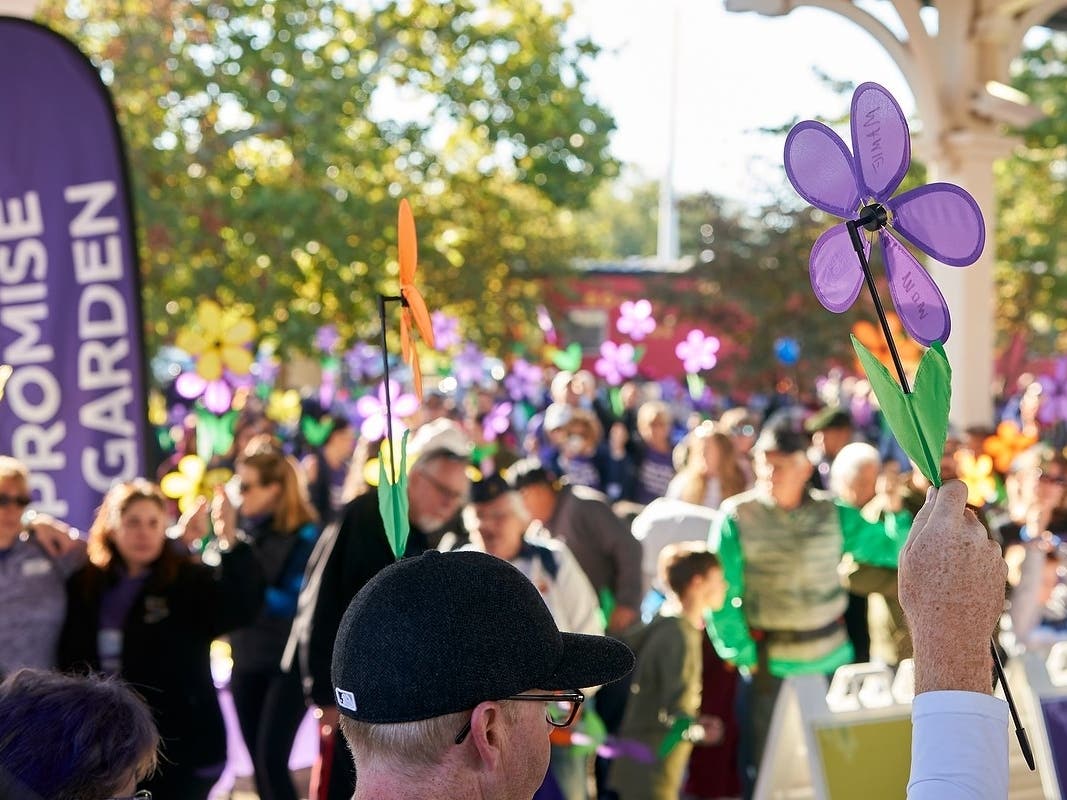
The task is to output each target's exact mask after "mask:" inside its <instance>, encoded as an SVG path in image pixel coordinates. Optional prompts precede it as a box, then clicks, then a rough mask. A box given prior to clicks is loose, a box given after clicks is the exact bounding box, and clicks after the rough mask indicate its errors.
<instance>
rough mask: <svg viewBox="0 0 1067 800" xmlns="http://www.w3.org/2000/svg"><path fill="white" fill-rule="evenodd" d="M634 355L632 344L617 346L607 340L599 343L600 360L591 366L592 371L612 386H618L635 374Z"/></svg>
mask: <svg viewBox="0 0 1067 800" xmlns="http://www.w3.org/2000/svg"><path fill="white" fill-rule="evenodd" d="M636 355H637V353H636V351H635V350H634V346H633V345H632V344H629V343H626V344H617V343H615V342H613V341H611V340H610V339H609V340H608V341H606V342H601V344H600V358H598V359H597V360H596V363H595V364H594V365H593V370H594V371H595V372H596V374H597V375H599V376H600V377H601V378H603V379H604V380H606V381H607V382H608V383H609V384H611V385H612V386H618V385H619V384H620V383H622V382H623V381H624V380H626V379H627V378H632V377H633V376H634V375H636V374H637V363H636V362H635V361H634V357H635V356H636Z"/></svg>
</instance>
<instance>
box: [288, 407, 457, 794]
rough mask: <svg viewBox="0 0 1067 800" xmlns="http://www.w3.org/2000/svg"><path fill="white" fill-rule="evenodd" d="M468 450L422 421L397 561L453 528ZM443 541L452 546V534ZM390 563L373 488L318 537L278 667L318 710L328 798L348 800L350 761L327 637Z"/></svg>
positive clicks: (413, 445) (440, 424)
mask: <svg viewBox="0 0 1067 800" xmlns="http://www.w3.org/2000/svg"><path fill="white" fill-rule="evenodd" d="M471 449H472V446H471V442H470V440H469V439H468V438H467V436H466V435H465V434H464V433H463V432H462V431H461V430H460V429H459V427H458V426H457V425H456V424H455V423H454V422H452V421H451V420H448V419H444V418H442V419H437V420H434V421H433V422H428V423H426V424H425V425H423V426H421V427H420V428H419V429H418V430H417V431H416V432H415V433H414V435H413V436H412V437H411V440H410V441H409V443H408V460H409V463H411V465H412V466H411V469H410V472H409V475H408V502H409V512H408V516H409V520H410V522H411V532H410V534H409V535H408V541H407V547H406V549H405V551H404V556H405V557H408V556H413V555H419V554H421V553H423V552H425V551H426V550H432V549H436V548H437V547H438V545H439V544H440V543H441V542H442V540H443V539H444V534H445V533H446V532H447V531H448V530H449V526H450V525H452V524H456V525H457V526H458V517H459V512H460V510H461V509H462V508H463V506H464V505H465V504H466V502H467V497H468V493H469V491H470V479H469V478H468V477H467V467H468V465H469V463H470V453H471ZM449 540H450V541H453V542H456V541H458V540H457V537H455V536H452V537H449ZM394 560H395V558H394V556H393V552H392V549H391V548H390V546H389V540H388V538H387V536H386V532H385V524H384V523H383V522H382V517H381V513H380V511H379V508H378V489H377V488H374V487H372V488H371V489H370V490H368V491H367V492H365V493H364V494H362V495H360V496H359V497H357V498H355V499H354V500H352V501H351V502H350V503H349V504H348V505H347V506H346V507H345V508H344V510H343V511H342V512H341V514H340V516H339V517H338V520H337V522H335V523H334V524H332V525H330V526H329V527H328V528H326V530H325V531H323V534H322V536H321V537H320V538H319V541H318V543H317V544H316V546H315V551H314V552H313V553H312V555H311V559H310V561H309V562H308V567H307V572H306V574H305V579H304V588H303V589H302V590H301V592H300V599H299V602H298V605H297V615H296V619H295V620H294V621H293V628H292V631H291V633H290V635H289V642H288V644H287V646H286V648H285V654H284V656H283V659H282V667H283V668H284V669H293V668H294V667H297V666H299V669H300V674H301V677H302V679H303V684H304V693H305V695H306V697H307V699H308V701H309V702H310V703H312V704H314V705H315V706H317V707H318V716H319V723H320V744H321V747H322V749H323V752H322V764H323V766H322V769H321V770H320V773H319V777H320V780H324V781H328V782H329V791H328V793H327V794H326V795H325V796H326V797H327V798H328V800H348V798H350V797H351V796H352V790H353V786H354V781H355V773H354V772H353V769H352V759H351V756H350V755H349V753H348V750H347V748H346V747H345V744H344V740H343V739H342V737H340V736H338V735H337V709H336V707H335V705H334V695H333V689H332V687H331V686H330V659H331V658H332V654H333V644H334V638H335V637H336V635H337V628H338V626H339V625H340V624H341V617H342V616H343V614H344V612H345V609H346V608H348V604H349V603H350V602H351V600H352V598H353V597H355V595H356V593H357V592H358V591H359V590H360V589H361V588H363V585H364V584H366V583H367V581H369V580H370V579H371V578H373V577H374V576H375V575H376V574H377V573H378V572H379V571H380V570H382V569H383V568H384V567H387V566H388V565H390V564H392V563H393V561H394ZM321 796H323V795H322V794H321V793H320V797H321Z"/></svg>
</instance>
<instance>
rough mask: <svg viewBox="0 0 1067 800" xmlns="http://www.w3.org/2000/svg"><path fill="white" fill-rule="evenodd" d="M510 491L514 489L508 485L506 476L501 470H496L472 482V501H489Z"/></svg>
mask: <svg viewBox="0 0 1067 800" xmlns="http://www.w3.org/2000/svg"><path fill="white" fill-rule="evenodd" d="M510 491H512V488H511V487H510V486H508V482H507V481H506V480H504V476H503V475H501V474H500V473H499V472H494V473H492V474H490V475H486V476H485V477H484V478H482V479H481V480H480V481H475V482H474V483H472V484H471V499H470V501H471V502H472V503H489V502H492V501H493V500H496V499H497V498H498V497H500V496H501V495H504V494H507V493H508V492H510Z"/></svg>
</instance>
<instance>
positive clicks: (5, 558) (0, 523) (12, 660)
mask: <svg viewBox="0 0 1067 800" xmlns="http://www.w3.org/2000/svg"><path fill="white" fill-rule="evenodd" d="M30 503H31V499H30V471H29V470H28V469H27V468H26V465H25V464H23V463H22V462H21V461H18V460H16V459H14V458H11V457H10V456H0V678H2V677H3V676H4V675H8V674H11V673H12V672H14V671H15V670H16V669H19V668H20V667H33V668H36V669H53V668H54V667H55V665H56V645H57V643H58V641H59V631H60V629H61V628H62V627H63V616H64V614H65V613H66V610H67V591H66V581H67V578H69V577H70V575H71V573H73V572H74V571H75V570H76V569H77V568H78V567H80V566H81V565H82V564H83V563H85V545H84V543H82V542H80V541H79V540H78V532H77V531H75V530H74V529H72V528H71V527H70V526H69V525H67V524H65V523H63V522H60V521H59V520H56V519H53V518H52V517H50V516H48V515H45V514H33V512H30V511H28V509H29V506H30Z"/></svg>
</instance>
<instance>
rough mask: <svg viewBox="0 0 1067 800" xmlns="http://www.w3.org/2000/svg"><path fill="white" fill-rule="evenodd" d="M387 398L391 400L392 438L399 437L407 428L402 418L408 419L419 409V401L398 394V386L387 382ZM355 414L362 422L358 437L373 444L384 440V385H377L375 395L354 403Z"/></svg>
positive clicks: (367, 395) (366, 395)
mask: <svg viewBox="0 0 1067 800" xmlns="http://www.w3.org/2000/svg"><path fill="white" fill-rule="evenodd" d="M389 396H390V397H391V398H392V400H393V436H394V437H396V436H399V435H400V434H401V433H403V432H404V431H405V430H407V426H406V425H405V424H404V422H403V418H404V417H410V416H411V415H412V414H414V413H415V412H416V411H417V410H418V408H419V401H418V400H417V399H416V397H415V395H413V394H400V384H399V383H397V382H396V381H389ZM356 412H357V413H358V414H359V416H360V418H361V419H362V420H363V422H362V424H361V425H360V426H359V433H360V435H361V436H362V437H363V438H364V439H367V440H369V441H372V442H375V441H377V440H379V439H384V438H385V435H386V431H387V430H388V428H387V426H386V419H385V383H380V384H378V391H377V393H376V394H374V395H371V394H365V395H363V397H361V398H359V400H357V401H356Z"/></svg>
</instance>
